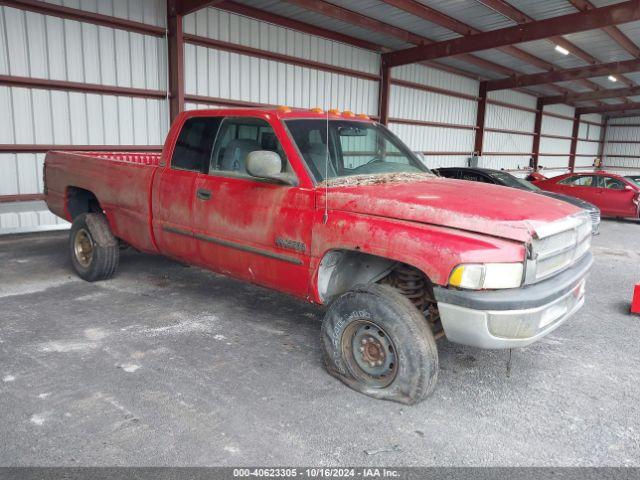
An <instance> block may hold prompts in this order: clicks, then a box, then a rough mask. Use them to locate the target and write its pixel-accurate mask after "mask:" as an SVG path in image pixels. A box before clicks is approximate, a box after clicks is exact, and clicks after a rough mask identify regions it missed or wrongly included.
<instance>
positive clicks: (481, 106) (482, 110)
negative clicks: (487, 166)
mask: <svg viewBox="0 0 640 480" xmlns="http://www.w3.org/2000/svg"><path fill="white" fill-rule="evenodd" d="M478 97H479V98H478V109H477V113H476V140H475V144H474V147H473V153H474V155H477V156H478V157H481V156H482V150H483V145H484V120H485V117H486V112H487V82H480V89H479V92H478Z"/></svg>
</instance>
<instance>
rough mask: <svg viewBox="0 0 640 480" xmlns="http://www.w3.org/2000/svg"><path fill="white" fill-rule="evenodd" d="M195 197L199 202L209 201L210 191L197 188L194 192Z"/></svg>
mask: <svg viewBox="0 0 640 480" xmlns="http://www.w3.org/2000/svg"><path fill="white" fill-rule="evenodd" d="M196 197H198V198H199V199H200V200H211V190H206V189H204V188H199V189H198V190H196Z"/></svg>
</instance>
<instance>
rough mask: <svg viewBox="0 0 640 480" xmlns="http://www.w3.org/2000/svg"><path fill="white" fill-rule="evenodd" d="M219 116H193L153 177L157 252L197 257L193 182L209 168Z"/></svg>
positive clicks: (191, 258) (182, 256) (189, 259)
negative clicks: (165, 160)
mask: <svg viewBox="0 0 640 480" xmlns="http://www.w3.org/2000/svg"><path fill="white" fill-rule="evenodd" d="M220 121H221V117H193V118H189V119H187V120H186V121H185V123H184V125H183V127H182V129H181V130H180V134H179V135H178V139H177V141H176V145H175V148H174V150H173V156H172V158H171V159H167V161H170V164H169V166H167V167H166V168H164V169H163V170H162V171H161V172H159V173H158V175H157V176H156V178H155V181H154V186H153V199H152V204H153V229H154V235H155V238H156V243H157V245H158V248H159V249H160V251H161V252H162V253H163V254H165V255H167V256H169V257H174V258H178V259H182V260H185V261H188V262H189V263H193V262H194V261H195V256H196V254H197V245H196V240H195V239H194V237H193V205H194V203H195V201H196V195H197V192H196V188H195V185H196V180H197V177H198V175H199V174H200V173H201V172H203V171H206V170H207V169H208V166H209V158H210V156H211V149H212V148H213V143H214V141H215V136H216V133H217V131H218V127H219V125H220Z"/></svg>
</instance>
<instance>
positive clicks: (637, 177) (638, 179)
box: [624, 175, 640, 186]
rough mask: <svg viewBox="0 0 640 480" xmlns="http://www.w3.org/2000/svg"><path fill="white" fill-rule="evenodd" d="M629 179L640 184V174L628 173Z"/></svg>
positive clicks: (627, 177)
mask: <svg viewBox="0 0 640 480" xmlns="http://www.w3.org/2000/svg"><path fill="white" fill-rule="evenodd" d="M624 178H626V179H627V180H631V181H632V182H633V183H635V184H636V185H638V186H640V175H628V176H626V177H624Z"/></svg>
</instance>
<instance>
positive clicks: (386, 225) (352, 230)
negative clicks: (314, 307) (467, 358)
mask: <svg viewBox="0 0 640 480" xmlns="http://www.w3.org/2000/svg"><path fill="white" fill-rule="evenodd" d="M322 217H323V212H321V211H320V212H317V213H316V219H315V221H314V228H313V241H312V246H311V257H312V258H311V274H312V278H311V285H312V287H313V289H312V292H311V296H312V297H313V299H314V301H316V302H318V303H322V299H321V298H320V295H319V293H318V271H319V267H320V262H321V261H322V258H323V257H324V256H325V255H326V254H327V253H329V252H331V251H333V250H347V251H356V252H361V253H367V254H370V255H375V256H378V257H382V258H386V259H389V260H394V261H397V262H402V263H406V264H408V265H411V266H413V267H415V268H417V269H419V270H420V271H422V272H423V273H424V274H425V275H426V276H427V277H428V278H429V279H430V280H431V282H432V283H433V284H434V285H441V286H446V285H447V283H448V279H449V275H450V273H451V271H452V269H453V268H454V267H455V266H456V265H459V264H461V263H487V262H521V261H523V260H524V259H525V254H526V249H525V245H524V244H522V243H519V242H514V241H511V240H503V239H500V238H496V237H491V236H487V235H479V234H476V233H473V232H467V231H465V230H457V229H451V228H446V227H440V226H438V225H429V224H422V223H417V222H409V221H405V220H398V219H394V218H387V217H377V216H371V215H362V214H357V213H352V212H345V211H330V212H329V214H328V218H327V222H326V223H324V222H323V218H322Z"/></svg>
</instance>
